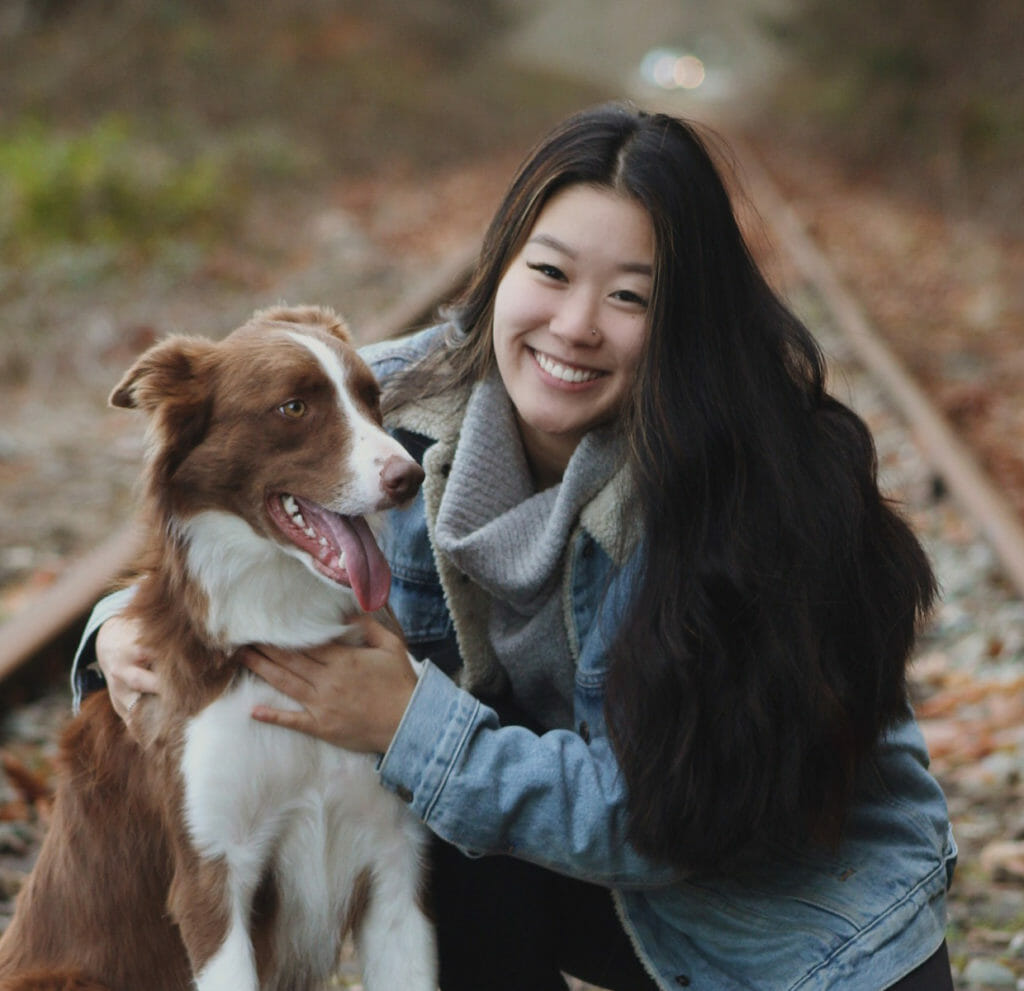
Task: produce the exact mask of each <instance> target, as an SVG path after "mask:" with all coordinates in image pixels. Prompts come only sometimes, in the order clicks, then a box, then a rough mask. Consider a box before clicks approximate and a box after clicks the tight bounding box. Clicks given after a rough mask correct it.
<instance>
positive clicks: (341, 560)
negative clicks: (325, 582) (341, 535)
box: [338, 552, 345, 571]
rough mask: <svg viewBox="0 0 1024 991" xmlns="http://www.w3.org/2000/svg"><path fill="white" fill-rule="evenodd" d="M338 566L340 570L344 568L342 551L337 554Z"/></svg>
mask: <svg viewBox="0 0 1024 991" xmlns="http://www.w3.org/2000/svg"><path fill="white" fill-rule="evenodd" d="M338 568H339V569H340V570H342V571H344V570H345V554H344V552H342V553H341V554H339V555H338Z"/></svg>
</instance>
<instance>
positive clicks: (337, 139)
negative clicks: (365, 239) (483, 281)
mask: <svg viewBox="0 0 1024 991" xmlns="http://www.w3.org/2000/svg"><path fill="white" fill-rule="evenodd" d="M0 2H2V0H0ZM514 7H515V4H514V3H510V2H508V0H417V2H415V3H412V2H409V0H376V2H375V3H374V4H372V5H368V4H365V3H362V2H361V0H267V2H266V3H261V4H259V5H258V6H254V5H253V4H251V3H250V2H249V0H74V2H72V0H7V4H6V7H2V8H0V63H2V64H3V65H4V70H3V71H2V72H0V177H2V180H3V181H0V252H3V253H4V254H5V255H6V256H7V257H8V258H10V256H11V253H12V252H13V251H15V250H17V251H24V250H27V249H31V248H32V247H33V246H42V245H45V244H46V243H48V242H51V243H56V242H65V243H69V242H70V243H76V242H77V243H80V242H89V243H91V244H96V243H115V242H123V243H125V244H129V243H130V244H134V245H141V246H143V247H146V246H148V245H149V243H150V242H151V241H152V240H154V239H156V238H158V237H159V236H161V235H163V236H165V237H173V236H181V237H195V238H200V239H201V238H203V237H206V236H207V235H216V234H217V233H218V232H220V233H231V232H232V230H233V226H234V225H235V223H236V222H237V221H238V220H239V218H240V217H241V216H242V215H243V214H244V213H245V211H246V210H247V208H248V207H249V206H251V205H252V201H253V199H254V197H258V196H265V195H269V196H275V197H277V198H279V199H280V198H282V197H286V196H287V195H288V193H289V189H297V188H300V187H301V188H302V189H303V190H304V191H305V192H306V193H309V192H313V191H314V190H319V191H320V192H322V193H323V194H324V195H330V194H329V190H330V188H331V185H332V184H333V183H336V182H337V181H339V179H340V178H342V177H344V176H358V175H382V174H398V175H403V176H405V177H409V176H411V175H424V176H429V175H430V173H431V172H432V171H433V170H436V169H439V168H444V167H445V166H447V165H448V164H450V163H453V162H460V161H465V160H466V158H467V157H471V156H473V155H475V154H481V155H483V154H489V153H490V152H492V151H493V149H495V148H497V147H509V146H515V145H517V144H521V143H523V142H524V141H525V140H526V139H527V138H529V139H530V140H532V139H533V138H534V137H535V135H536V134H537V133H538V132H539V131H540V130H541V128H542V127H544V126H547V124H548V123H549V122H550V121H552V120H554V119H556V118H557V117H560V116H562V114H563V113H564V112H565V111H566V109H567V108H571V107H575V106H579V105H580V104H583V103H586V102H589V101H591V100H592V99H593V94H592V93H590V92H589V91H587V90H586V89H585V87H583V86H581V85H574V84H570V83H568V82H566V81H565V80H564V79H561V78H556V77H547V76H546V75H545V74H544V73H543V72H532V71H524V70H515V71H512V70H509V69H508V68H507V67H504V66H502V65H501V64H500V61H499V60H497V59H495V58H493V57H491V56H490V55H489V52H490V48H489V45H490V43H491V41H492V39H494V38H495V37H496V36H497V35H498V34H499V33H500V32H501V31H502V30H503V28H504V27H505V26H507V25H508V24H509V18H510V14H509V11H510V10H511V9H513V8H514ZM0 274H2V273H0ZM0 289H2V286H0Z"/></svg>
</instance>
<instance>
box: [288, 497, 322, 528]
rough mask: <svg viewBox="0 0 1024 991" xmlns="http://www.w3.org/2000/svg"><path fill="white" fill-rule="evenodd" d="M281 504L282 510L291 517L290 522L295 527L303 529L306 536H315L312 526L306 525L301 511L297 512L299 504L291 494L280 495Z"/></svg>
mask: <svg viewBox="0 0 1024 991" xmlns="http://www.w3.org/2000/svg"><path fill="white" fill-rule="evenodd" d="M281 505H282V506H284V511H285V512H286V513H287V514H288V515H289V516H290V517H291V518H292V522H293V523H294V524H295V525H296V526H297V527H300V528H301V529H302V530H304V532H305V534H306V536H307V537H313V536H315V534H314V532H313V530H312V528H308V527H306V521H305V519H304V518H303V516H302V513H300V512H299V504H298V503H297V502H296V501H295V499H294V498H293V497H292V496H290V495H286V496H282V497H281Z"/></svg>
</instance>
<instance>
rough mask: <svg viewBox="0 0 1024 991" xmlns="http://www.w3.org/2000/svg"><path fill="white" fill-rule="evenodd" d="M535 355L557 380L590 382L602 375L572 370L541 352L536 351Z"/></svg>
mask: <svg viewBox="0 0 1024 991" xmlns="http://www.w3.org/2000/svg"><path fill="white" fill-rule="evenodd" d="M533 354H534V357H535V358H536V359H537V364H538V365H540V367H541V368H543V369H544V371H546V372H547V373H548V375H553V376H554V377H555V378H556V379H561V380H562V381H563V382H572V383H577V382H590V381H593V380H594V379H596V378H599V377H600V375H601V373H600V372H594V371H589V370H588V369H586V368H570V367H569V366H568V365H563V364H562V363H561V362H558V361H555V359H554V358H552V357H550V355H546V354H544V353H543V352H541V351H534V352H533Z"/></svg>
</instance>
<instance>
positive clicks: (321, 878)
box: [182, 676, 434, 991]
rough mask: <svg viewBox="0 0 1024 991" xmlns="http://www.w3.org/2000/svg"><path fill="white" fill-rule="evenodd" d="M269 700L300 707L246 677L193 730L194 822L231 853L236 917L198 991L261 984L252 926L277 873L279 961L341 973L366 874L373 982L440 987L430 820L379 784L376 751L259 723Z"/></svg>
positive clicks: (203, 847)
mask: <svg viewBox="0 0 1024 991" xmlns="http://www.w3.org/2000/svg"><path fill="white" fill-rule="evenodd" d="M257 703H262V704H270V705H274V706H278V707H284V706H289V705H292V706H294V703H292V702H290V701H289V700H287V699H286V698H284V696H282V695H280V694H279V693H277V692H276V691H275V690H274V689H272V688H271V687H270V686H268V685H267V684H266V683H264V682H261V681H259V680H258V679H256V678H254V677H249V676H245V677H243V678H241V679H240V680H239V682H238V683H237V684H236V685H235V686H234V687H232V688H231V689H230V690H229V691H228V692H227V693H226V694H225V695H223V696H222V697H221V698H219V699H217V700H216V701H215V702H213V703H212V704H211V705H209V706H208V707H207V708H206V709H204V710H203V711H202V712H201V713H200V714H199V715H197V716H196V717H194V718H193V719H192V720H191V721H190V723H189V725H188V727H187V730H186V743H185V749H184V754H183V760H182V772H183V775H184V780H185V806H186V807H185V816H186V822H187V824H188V829H189V833H190V835H191V837H192V839H193V842H194V844H195V847H196V849H197V850H198V851H199V852H200V854H201V855H202V856H203V857H204V858H208V859H220V858H223V861H224V863H225V864H226V866H227V869H228V871H227V873H228V878H229V881H228V888H229V890H228V892H227V893H226V894H227V904H228V905H229V906H230V912H231V923H230V929H229V932H228V936H227V939H226V940H225V941H224V943H223V944H222V946H221V948H220V950H219V951H218V952H217V954H216V955H215V956H214V957H213V958H212V959H211V960H210V961H209V962H208V963H207V964H206V966H205V967H204V968H203V970H202V972H201V973H200V974H198V975H197V987H198V988H199V991H222V989H223V991H227V989H229V988H230V989H231V991H242V989H245V991H249V989H252V991H256V989H257V988H260V985H259V984H258V982H257V978H256V970H255V963H254V960H253V952H252V946H251V940H250V938H249V933H248V924H249V918H250V914H251V907H252V898H253V895H254V893H255V891H256V889H257V886H258V885H259V884H260V882H261V880H262V879H263V878H264V877H265V875H266V874H267V872H268V871H272V872H273V878H274V883H275V885H276V887H277V892H278V896H279V916H280V920H281V922H280V925H279V927H278V929H277V946H276V947H275V950H276V952H275V957H276V964H277V968H276V969H278V970H283V971H284V972H286V973H287V972H291V973H292V974H295V973H308V974H309V976H310V978H311V979H320V980H322V979H323V978H324V977H325V976H326V975H328V974H329V973H330V972H331V969H332V967H333V966H334V965H335V963H336V961H337V957H338V952H339V944H340V940H341V936H342V933H341V925H342V920H344V919H345V918H346V916H347V914H348V909H349V907H350V906H349V900H350V898H351V896H352V893H353V890H354V888H355V887H356V881H357V879H358V878H359V877H360V875H367V876H370V877H372V884H373V888H372V893H371V897H370V903H369V904H370V907H369V910H368V913H367V916H366V918H365V920H364V923H363V926H362V929H361V932H359V933H357V940H358V942H359V944H360V949H361V956H362V958H363V959H362V962H363V969H364V980H365V984H366V987H367V989H374V988H381V989H388V988H391V989H393V988H399V987H401V988H403V989H409V991H412V989H417V991H419V989H422V991H433V983H432V980H431V978H430V976H429V975H430V973H431V972H432V969H433V960H434V949H433V938H432V934H431V931H430V927H429V925H428V924H427V923H426V920H425V918H424V917H423V914H422V911H421V909H420V906H419V897H420V894H421V893H420V891H419V878H420V876H421V869H420V859H421V857H422V855H423V843H424V840H423V833H422V831H421V827H420V826H419V825H418V824H417V823H416V822H415V821H414V820H413V819H412V817H411V816H410V815H409V813H408V811H407V810H406V808H405V807H404V806H403V805H402V804H401V802H399V801H398V799H396V798H395V797H394V796H392V795H390V794H389V793H388V792H386V791H384V790H383V789H382V788H381V787H380V784H379V782H378V781H377V780H376V775H375V773H374V767H373V758H372V757H368V756H366V755H359V754H352V753H349V752H346V751H343V750H340V749H338V748H337V747H333V746H330V745H329V744H325V743H321V742H319V741H316V740H314V739H313V738H311V737H307V736H304V735H302V734H299V733H294V732H292V731H289V730H283V729H279V728H276V727H273V726H269V725H266V724H261V723H258V722H256V721H255V720H253V719H252V717H251V716H250V712H251V711H252V707H253V706H254V705H255V704H257ZM273 986H274V985H273V984H270V985H269V987H273ZM267 987H268V985H266V984H265V985H263V989H264V991H266V988H267Z"/></svg>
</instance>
